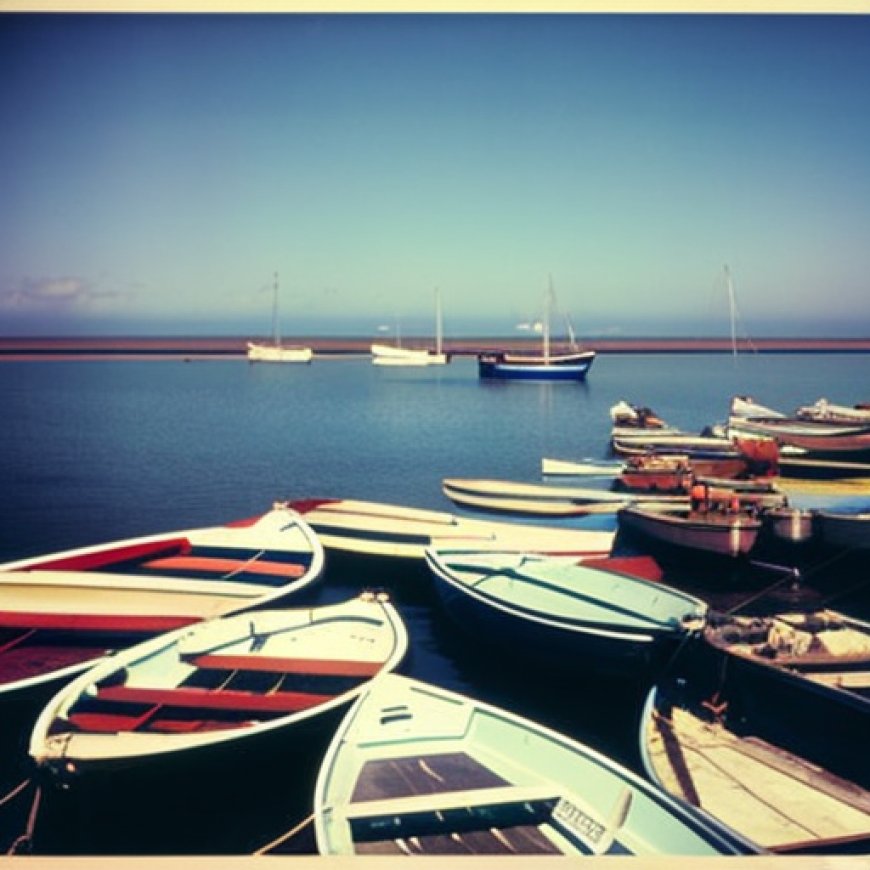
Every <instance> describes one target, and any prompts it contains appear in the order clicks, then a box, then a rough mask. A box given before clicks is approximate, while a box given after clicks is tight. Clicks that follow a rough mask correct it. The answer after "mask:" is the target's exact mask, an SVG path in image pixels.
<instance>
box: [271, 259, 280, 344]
mask: <svg viewBox="0 0 870 870" xmlns="http://www.w3.org/2000/svg"><path fill="white" fill-rule="evenodd" d="M272 338H273V339H274V341H275V347H279V346H280V344H281V331H280V327H279V325H278V273H277V272H275V276H274V281H273V284H272Z"/></svg>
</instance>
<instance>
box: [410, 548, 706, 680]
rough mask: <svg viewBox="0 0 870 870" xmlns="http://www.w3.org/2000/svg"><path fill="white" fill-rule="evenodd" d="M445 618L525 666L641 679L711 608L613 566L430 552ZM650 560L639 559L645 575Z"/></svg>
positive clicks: (510, 555)
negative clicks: (514, 653) (507, 650)
mask: <svg viewBox="0 0 870 870" xmlns="http://www.w3.org/2000/svg"><path fill="white" fill-rule="evenodd" d="M426 561H427V563H428V565H429V569H430V571H431V572H432V576H433V577H434V578H435V582H436V588H437V591H438V594H439V596H440V598H441V601H442V603H443V605H444V609H445V611H446V612H447V613H448V614H449V615H450V616H451V617H452V618H453V619H454V621H455V622H456V623H457V624H458V625H459V626H460V627H462V628H463V629H464V630H466V631H468V632H469V633H470V634H472V635H474V636H475V637H478V636H481V635H483V636H484V637H486V638H488V639H489V640H490V641H491V642H496V643H502V644H506V645H507V646H509V647H511V648H513V649H515V650H521V651H522V656H523V657H524V658H530V659H533V660H535V661H539V662H544V663H546V664H548V665H555V666H561V667H565V666H568V667H570V668H572V669H573V668H576V667H578V666H579V667H581V668H582V669H583V670H584V671H589V672H591V671H604V672H610V673H614V672H618V673H625V674H631V675H634V676H637V675H638V674H640V673H642V672H644V671H646V670H647V669H648V668H650V667H651V666H652V665H653V664H656V663H659V662H660V661H662V660H663V658H664V656H665V654H666V653H667V652H668V651H672V650H673V649H674V648H675V647H676V644H677V643H679V642H680V641H682V640H684V639H685V638H687V637H688V636H689V635H690V634H692V633H698V632H699V631H700V630H701V628H702V627H703V625H704V621H705V617H706V613H707V606H706V604H704V602H702V601H700V600H699V599H697V598H694V597H693V596H691V595H687V594H685V593H683V592H679V591H678V590H676V589H672V588H670V587H668V586H666V585H664V584H663V583H661V582H658V581H659V578H660V577H661V573H660V571H658V570H657V566H656V565H655V563H654V562H652V566H653V568H654V569H656V570H655V571H654V573H653V574H652V575H649V574H647V576H648V577H649V576H652V578H653V579H644V577H643V576H636V575H634V574H632V573H628V572H627V571H626V570H624V569H625V567H626V566H624V565H622V564H619V562H618V561H617V562H615V563H613V564H609V560H606V559H605V560H596V561H594V562H585V563H578V562H576V560H567V559H556V558H553V557H545V556H534V555H528V554H517V553H487V552H482V553H481V552H474V551H466V550H428V551H427V553H426ZM650 562H651V560H648V559H643V563H644V564H643V568H646V567H647V565H648V564H649V563H650Z"/></svg>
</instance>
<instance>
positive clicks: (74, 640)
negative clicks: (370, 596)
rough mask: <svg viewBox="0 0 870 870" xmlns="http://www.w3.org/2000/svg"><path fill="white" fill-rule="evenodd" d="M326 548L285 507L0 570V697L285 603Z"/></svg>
mask: <svg viewBox="0 0 870 870" xmlns="http://www.w3.org/2000/svg"><path fill="white" fill-rule="evenodd" d="M322 569H323V548H322V546H321V545H320V542H319V541H318V539H317V536H316V535H315V533H314V532H313V531H312V530H311V528H310V527H309V526H308V524H307V523H306V522H305V521H304V520H303V519H302V518H301V517H300V516H299V515H298V514H297V513H295V512H294V511H292V510H290V509H289V508H287V507H286V506H285V505H281V504H278V505H276V506H275V507H274V508H273V509H272V510H270V511H269V512H267V513H266V514H264V515H262V516H260V517H255V518H252V519H249V520H243V521H239V522H235V523H230V524H229V525H226V526H213V527H207V528H199V529H187V530H184V531H179V532H172V533H168V534H161V535H150V536H147V537H140V538H132V539H129V540H124V541H117V542H113V543H109V544H101V545H96V546H91V547H82V548H79V549H75V550H67V551H64V552H60V553H53V554H50V555H46V556H37V557H33V558H29V559H21V560H18V561H15V562H7V563H6V564H4V565H2V566H0V697H2V696H6V695H10V694H11V693H13V692H19V691H24V690H28V689H31V688H34V687H37V686H41V685H43V684H46V683H49V682H51V681H54V680H60V679H66V678H68V677H70V676H72V675H73V674H75V673H78V672H79V671H81V670H82V669H84V668H86V667H89V666H90V665H91V664H93V662H94V661H95V660H97V659H99V658H101V657H102V656H104V655H106V654H107V653H109V652H112V651H116V650H118V649H123V648H124V647H127V646H130V645H131V644H134V643H138V642H139V641H141V640H143V639H145V638H146V637H150V636H153V635H155V634H158V633H161V632H165V631H169V630H171V629H175V628H179V627H181V626H185V625H189V624H191V623H194V622H198V621H200V620H203V619H210V618H214V617H217V616H222V615H226V614H229V613H233V612H237V611H242V610H246V609H248V608H251V607H254V606H263V605H265V604H269V603H273V602H277V601H279V600H285V599H288V598H290V597H292V596H294V595H296V594H298V593H300V592H301V591H302V590H303V589H305V588H306V587H308V586H310V585H311V584H312V583H314V582H315V581H316V580H317V579H318V578H319V577H320V575H321V572H322Z"/></svg>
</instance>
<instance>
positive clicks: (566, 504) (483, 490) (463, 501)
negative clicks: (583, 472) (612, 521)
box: [441, 478, 686, 517]
mask: <svg viewBox="0 0 870 870" xmlns="http://www.w3.org/2000/svg"><path fill="white" fill-rule="evenodd" d="M441 490H442V492H443V493H444V495H445V496H447V498H449V499H450V501H452V502H453V503H454V504H457V505H461V506H462V507H468V508H474V509H476V510H483V511H490V512H494V513H505V514H515V515H518V516H523V515H525V516H553V517H582V516H588V515H590V514H614V513H616V511H617V510H618V509H619V508H620V507H622V506H623V505H625V504H628V503H629V502H631V501H633V500H634V498H635V497H633V496H632V495H631V494H629V493H624V492H623V493H619V492H612V491H610V490H606V489H595V488H593V487H567V486H551V485H547V484H534V483H523V482H520V481H511V480H486V479H475V478H445V479H444V480H442V481H441ZM655 500H656V501H657V502H658V501H665V502H667V501H669V500H677V501H679V502H683V503H685V502H686V497H685V496H683V497H682V498H679V499H674V497H673V496H671V497H668V496H656V498H655Z"/></svg>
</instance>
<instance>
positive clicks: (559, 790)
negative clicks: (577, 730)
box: [314, 674, 755, 859]
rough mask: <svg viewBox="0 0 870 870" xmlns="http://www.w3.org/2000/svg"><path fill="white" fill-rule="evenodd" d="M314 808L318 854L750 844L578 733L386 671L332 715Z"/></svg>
mask: <svg viewBox="0 0 870 870" xmlns="http://www.w3.org/2000/svg"><path fill="white" fill-rule="evenodd" d="M314 812H315V833H316V837H317V847H318V850H319V851H320V853H321V854H325V855H352V854H356V855H377V856H379V857H380V858H381V859H383V857H384V856H386V855H446V854H450V855H470V854H489V855H498V856H500V857H501V856H505V855H526V856H528V855H533V854H538V855H547V854H549V855H589V854H594V855H604V854H622V855H625V854H655V853H659V854H668V855H717V854H747V853H752V852H753V851H755V849H754V847H753V845H752V844H750V843H748V842H746V841H745V840H744V839H742V838H741V837H739V836H738V835H736V834H734V833H733V832H732V831H730V830H728V829H726V828H725V827H724V826H722V825H720V824H718V823H716V822H713V821H712V820H711V819H709V818H708V817H707V816H706V815H704V814H702V813H697V812H695V811H693V810H692V809H691V808H688V807H686V806H685V805H683V804H682V803H681V802H679V801H675V800H674V799H672V798H670V797H669V796H667V795H665V794H664V793H663V792H660V791H659V790H657V789H654V788H652V787H651V786H649V785H648V784H647V783H645V782H644V781H643V780H642V779H640V778H639V777H638V776H636V775H635V774H633V773H631V772H630V771H628V770H627V769H625V768H623V767H621V766H620V765H618V764H616V763H615V762H614V761H611V760H610V759H608V758H607V757H605V756H604V755H601V754H600V753H598V752H596V751H595V750H593V749H590V748H589V747H587V746H584V745H583V744H581V743H578V742H576V741H574V740H572V739H570V738H568V737H566V736H564V735H562V734H558V733H557V732H555V731H551V730H549V729H547V728H544V727H543V726H541V725H538V724H536V723H534V722H532V721H530V720H528V719H523V718H521V717H520V716H517V715H515V714H513V713H509V712H507V711H505V710H502V709H499V708H497V707H493V706H490V705H488V704H485V703H482V702H480V701H475V700H473V699H471V698H467V697H464V696H462V695H458V694H455V693H453V692H449V691H447V690H445V689H441V688H438V687H435V686H431V685H427V684H424V683H421V682H417V681H414V680H410V679H407V678H405V677H398V676H395V675H392V674H390V675H386V676H385V677H384V678H383V679H381V680H378V681H377V682H376V683H373V684H372V685H371V686H369V688H368V690H367V691H366V692H365V693H364V694H363V696H362V697H361V698H360V699H359V701H358V702H357V703H356V704H355V705H354V707H353V708H352V709H351V711H350V712H349V713H348V715H347V716H346V718H345V720H344V722H343V723H342V724H341V726H340V727H339V730H338V732H337V733H336V735H335V737H334V738H333V741H332V743H331V745H330V747H329V749H328V750H327V753H326V756H325V758H324V760H323V764H322V765H321V768H320V773H319V776H318V779H317V785H316V788H315V795H314Z"/></svg>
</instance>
